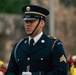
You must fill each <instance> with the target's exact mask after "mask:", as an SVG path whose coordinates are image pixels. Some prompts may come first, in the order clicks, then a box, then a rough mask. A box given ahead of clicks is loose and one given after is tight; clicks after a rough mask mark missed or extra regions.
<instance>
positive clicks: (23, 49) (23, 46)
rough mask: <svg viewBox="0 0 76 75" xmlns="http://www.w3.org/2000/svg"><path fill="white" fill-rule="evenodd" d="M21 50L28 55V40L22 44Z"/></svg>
mask: <svg viewBox="0 0 76 75" xmlns="http://www.w3.org/2000/svg"><path fill="white" fill-rule="evenodd" d="M21 49H22V51H24V52H26V53H28V50H29V44H28V38H27V39H26V40H25V41H24V42H23V43H22V46H21Z"/></svg>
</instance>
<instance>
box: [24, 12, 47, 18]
mask: <svg viewBox="0 0 76 75" xmlns="http://www.w3.org/2000/svg"><path fill="white" fill-rule="evenodd" d="M29 13H31V14H32V13H33V14H39V15H42V16H44V17H46V15H44V14H42V13H39V12H25V14H29Z"/></svg>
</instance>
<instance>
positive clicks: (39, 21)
mask: <svg viewBox="0 0 76 75" xmlns="http://www.w3.org/2000/svg"><path fill="white" fill-rule="evenodd" d="M40 21H41V18H40V19H39V22H38V24H37V26H36V27H35V29H34V30H33V32H32V33H31V34H27V36H31V35H32V34H33V33H34V32H35V30H36V29H37V27H38V26H39V23H40Z"/></svg>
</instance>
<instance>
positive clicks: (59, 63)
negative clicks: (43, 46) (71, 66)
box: [47, 40, 68, 75]
mask: <svg viewBox="0 0 76 75" xmlns="http://www.w3.org/2000/svg"><path fill="white" fill-rule="evenodd" d="M67 74H68V64H67V60H66V55H65V52H64V48H63V44H62V42H61V41H60V40H57V41H56V43H55V45H54V48H53V52H52V71H51V72H48V74H47V75H67Z"/></svg>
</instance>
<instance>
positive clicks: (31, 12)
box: [5, 5, 68, 75]
mask: <svg viewBox="0 0 76 75" xmlns="http://www.w3.org/2000/svg"><path fill="white" fill-rule="evenodd" d="M22 11H23V13H24V18H23V20H24V28H25V31H26V34H27V36H28V37H26V38H23V39H22V40H20V41H19V42H18V43H16V45H15V46H14V49H13V51H12V54H11V58H10V61H9V65H8V69H7V71H6V74H5V75H67V73H68V65H67V61H66V55H65V52H64V48H63V44H62V42H61V41H60V40H59V39H57V38H54V37H51V36H50V37H48V36H47V35H46V34H45V33H44V32H43V27H44V25H45V22H46V17H47V15H49V11H48V10H47V9H45V8H43V7H40V6H36V5H25V6H24V7H23V8H22Z"/></svg>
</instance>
